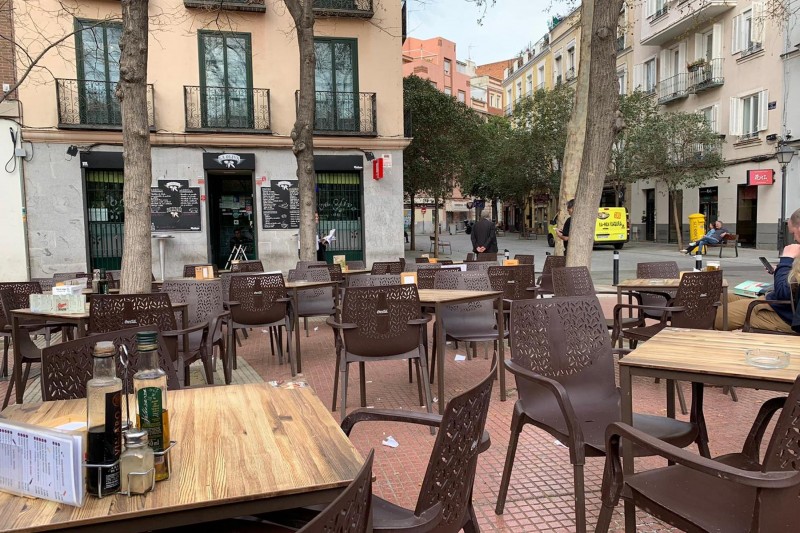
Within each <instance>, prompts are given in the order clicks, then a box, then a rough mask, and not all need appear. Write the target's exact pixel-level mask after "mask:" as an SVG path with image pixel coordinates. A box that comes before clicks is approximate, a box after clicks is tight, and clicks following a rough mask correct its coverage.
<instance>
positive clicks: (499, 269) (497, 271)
mask: <svg viewBox="0 0 800 533" xmlns="http://www.w3.org/2000/svg"><path fill="white" fill-rule="evenodd" d="M486 272H487V274H488V275H489V284H490V285H491V287H492V290H493V291H500V292H503V293H505V292H506V289H507V288H508V280H509V278H510V275H511V271H510V270H509V269H508V267H503V266H499V265H494V266H490V267H489V268H488V269H487V271H486Z"/></svg>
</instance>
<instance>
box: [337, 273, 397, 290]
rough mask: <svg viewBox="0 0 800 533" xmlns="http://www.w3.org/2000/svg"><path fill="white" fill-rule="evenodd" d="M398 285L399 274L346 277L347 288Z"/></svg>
mask: <svg viewBox="0 0 800 533" xmlns="http://www.w3.org/2000/svg"><path fill="white" fill-rule="evenodd" d="M388 285H400V275H399V274H358V275H355V276H349V277H348V283H347V287H348V288H350V287H386V286H388Z"/></svg>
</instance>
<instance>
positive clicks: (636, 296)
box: [594, 291, 642, 305]
mask: <svg viewBox="0 0 800 533" xmlns="http://www.w3.org/2000/svg"><path fill="white" fill-rule="evenodd" d="M594 293H595V294H612V295H614V296H617V295H621V296H627V297H628V298H633V299H634V300H636V301H637V302H639V303H638V304H637V305H642V295H641V294H640V293H639V292H638V291H594Z"/></svg>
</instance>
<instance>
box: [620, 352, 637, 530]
mask: <svg viewBox="0 0 800 533" xmlns="http://www.w3.org/2000/svg"><path fill="white" fill-rule="evenodd" d="M619 385H620V391H621V393H622V398H621V402H622V403H621V406H620V407H621V415H622V422H623V423H624V424H628V425H630V426H632V425H633V390H632V388H631V386H632V384H631V371H630V368H629V367H627V366H625V365H620V366H619ZM633 468H634V465H633V446H632V445H631V442H630V441H629V440H627V439H622V472H623V475H625V476H627V475H629V474H633ZM625 531H626V532H628V533H635V532H636V507H635V506H634V505H633V503H631V502H629V501H627V500H625Z"/></svg>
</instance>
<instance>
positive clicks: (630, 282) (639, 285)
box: [617, 278, 728, 330]
mask: <svg viewBox="0 0 800 533" xmlns="http://www.w3.org/2000/svg"><path fill="white" fill-rule="evenodd" d="M680 283H681V280H680V279H679V278H663V279H656V278H654V279H647V278H637V279H626V280H625V281H621V282H619V283H618V284H617V303H622V293H623V292H624V291H637V292H648V289H649V290H650V291H658V292H664V291H675V290H678V285H680ZM720 299H721V300H722V329H725V330H727V329H728V280H726V279H723V280H722V294H721V298H720Z"/></svg>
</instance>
